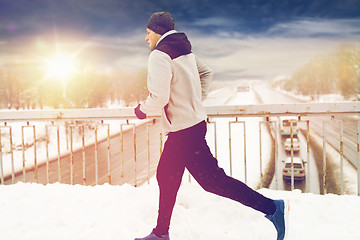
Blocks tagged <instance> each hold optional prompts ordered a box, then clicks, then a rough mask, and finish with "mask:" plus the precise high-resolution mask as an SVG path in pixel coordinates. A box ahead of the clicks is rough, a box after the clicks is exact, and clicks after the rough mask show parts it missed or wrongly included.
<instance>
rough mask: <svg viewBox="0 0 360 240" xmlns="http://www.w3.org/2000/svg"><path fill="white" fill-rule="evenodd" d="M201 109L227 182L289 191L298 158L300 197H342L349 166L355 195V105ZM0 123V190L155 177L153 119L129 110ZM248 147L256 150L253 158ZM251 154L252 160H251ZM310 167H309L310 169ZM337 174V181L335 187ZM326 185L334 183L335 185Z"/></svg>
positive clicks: (28, 114) (16, 117) (157, 148)
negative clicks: (302, 174) (302, 177)
mask: <svg viewBox="0 0 360 240" xmlns="http://www.w3.org/2000/svg"><path fill="white" fill-rule="evenodd" d="M206 110H207V113H208V119H207V122H208V126H209V131H208V135H209V136H207V138H208V142H209V145H211V149H212V151H213V153H214V155H215V157H218V155H219V154H220V151H219V145H220V144H222V143H224V142H228V144H227V150H225V152H227V153H226V154H224V153H221V155H223V156H225V157H222V158H223V159H224V158H225V159H228V162H227V163H225V164H223V165H224V166H225V167H224V168H225V169H226V171H227V172H228V173H229V174H230V175H236V176H234V177H237V178H240V179H241V180H243V181H244V182H246V183H248V184H250V185H253V187H270V186H272V187H274V188H276V189H279V186H281V187H282V188H285V189H289V190H292V189H294V188H297V187H298V185H299V182H298V181H296V178H297V177H298V175H297V174H298V169H296V168H295V167H294V166H296V159H297V158H301V159H302V161H303V163H304V165H305V166H306V181H304V182H305V184H304V185H300V187H302V188H303V190H305V191H308V192H310V191H311V192H313V191H314V189H312V185H313V182H316V181H319V184H320V190H319V191H320V192H321V193H327V192H328V190H329V189H330V191H329V192H335V193H339V194H344V192H346V186H345V182H347V181H344V178H346V175H347V169H346V168H345V169H344V166H347V165H351V166H352V168H353V169H355V171H356V176H355V178H357V179H356V180H354V179H353V178H354V177H352V181H354V182H355V184H356V185H357V194H360V170H359V167H358V166H360V160H359V159H360V154H359V142H360V140H359V129H360V123H359V102H341V103H309V104H308V103H302V104H271V105H270V104H268V105H238V106H208V107H206ZM283 117H285V118H288V119H291V124H290V134H289V136H287V137H289V138H290V140H291V141H290V146H289V149H290V150H289V154H286V153H285V154H284V144H285V141H284V140H283V135H281V134H280V130H281V129H282V127H283V126H282V121H283ZM220 119H221V120H220ZM0 122H2V125H1V126H0V133H1V134H0V146H1V147H0V178H1V184H13V183H16V182H17V181H24V182H26V181H33V182H40V183H44V184H46V183H52V182H61V183H67V184H84V185H96V184H103V183H105V182H107V183H110V184H123V183H125V182H127V183H131V184H133V185H135V186H138V185H141V184H143V183H144V182H146V181H149V179H150V178H151V176H152V175H153V174H154V172H155V170H156V164H157V160H158V158H159V156H160V154H161V151H162V145H163V142H164V138H165V136H163V135H162V134H161V124H160V123H159V116H148V120H145V121H139V120H136V118H135V116H134V114H133V109H132V108H119V109H60V110H26V111H6V110H4V111H0ZM254 124H255V125H256V126H255V125H254ZM221 125H222V127H221ZM224 126H225V127H224ZM224 135H226V137H225V138H226V139H227V140H224ZM298 135H299V136H298ZM254 136H255V137H254ZM221 138H223V139H222V140H219V139H221ZM319 138H320V139H322V144H320V147H319V141H318V142H315V141H312V140H314V139H319ZM249 139H250V140H249ZM254 139H257V140H256V141H254ZM269 139H270V140H269ZM295 139H297V140H299V141H300V143H301V144H302V145H303V146H302V147H300V148H301V151H298V150H297V149H295V142H297V140H296V141H295ZM253 142H256V145H258V146H257V147H258V150H256V151H253V149H254V148H253V145H254V144H253ZM234 146H236V147H234ZM249 149H250V150H249ZM329 149H335V150H336V152H337V153H336V154H338V155H339V157H338V160H339V162H338V163H336V164H339V168H337V167H336V166H337V165H336V166H335V167H334V166H331V165H333V164H330V162H329V157H334V156H329V155H334V154H332V153H330V154H329ZM220 150H221V152H223V151H224V147H221V149H220ZM253 152H256V153H255V159H258V161H253V159H254V154H253ZM285 152H286V150H285ZM319 152H321V154H320V153H319ZM251 154H253V155H251ZM314 155H315V156H314ZM249 158H251V160H250V161H249ZM285 158H287V159H290V165H291V167H290V175H291V176H290V180H289V182H287V181H285V180H284V181H281V177H282V176H283V177H285V174H284V172H283V171H285V167H284V162H283V160H284V161H285ZM240 159H241V160H240ZM348 161H349V163H348ZM254 162H256V164H255V167H253V166H252V165H253V164H254ZM313 162H314V164H315V165H314V166H316V167H310V166H311V164H313ZM310 163H311V164H310ZM254 168H257V170H256V171H254V170H253V169H254ZM130 169H131V170H130ZM239 169H241V173H239ZM249 169H250V170H249ZM304 171H305V170H304ZM314 171H318V174H317V175H318V176H319V179H318V180H313V179H310V175H311V174H310V173H311V172H314ZM254 172H255V173H254ZM334 172H335V173H338V174H334ZM254 175H255V176H254ZM337 175H340V181H338V179H335V180H334V178H336V177H337ZM189 179H190V180H191V178H189ZM254 179H255V180H254ZM330 182H333V183H335V182H340V186H331V185H330V184H329V183H330ZM256 185H257V186H256ZM313 188H317V187H313ZM337 188H339V189H337ZM334 189H335V190H334ZM336 189H337V190H336ZM355 194H356V193H355Z"/></svg>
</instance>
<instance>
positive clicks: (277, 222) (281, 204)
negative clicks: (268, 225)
mask: <svg viewBox="0 0 360 240" xmlns="http://www.w3.org/2000/svg"><path fill="white" fill-rule="evenodd" d="M274 203H275V206H276V210H275V212H274V214H273V215H266V216H265V217H266V218H267V219H269V220H270V221H271V222H272V223H273V224H274V226H275V228H276V231H277V240H283V239H286V237H287V236H286V235H287V230H288V218H289V210H290V207H289V202H288V201H287V200H285V201H283V200H274Z"/></svg>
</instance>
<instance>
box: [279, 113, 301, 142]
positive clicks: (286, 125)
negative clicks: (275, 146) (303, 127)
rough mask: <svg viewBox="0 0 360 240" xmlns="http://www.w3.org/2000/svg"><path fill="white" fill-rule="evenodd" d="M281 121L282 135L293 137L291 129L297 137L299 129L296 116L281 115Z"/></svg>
mask: <svg viewBox="0 0 360 240" xmlns="http://www.w3.org/2000/svg"><path fill="white" fill-rule="evenodd" d="M280 121H281V122H280V123H281V126H280V132H281V136H282V137H291V131H292V135H293V137H297V135H298V131H299V130H298V124H297V119H296V117H288V116H287V117H281V118H280Z"/></svg>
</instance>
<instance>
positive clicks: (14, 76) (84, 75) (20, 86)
mask: <svg viewBox="0 0 360 240" xmlns="http://www.w3.org/2000/svg"><path fill="white" fill-rule="evenodd" d="M146 78H147V70H146V69H142V70H139V71H137V72H124V71H113V72H111V73H106V74H105V73H99V72H97V71H95V70H89V69H87V70H83V71H80V72H76V73H74V74H72V76H71V77H69V78H68V79H66V80H63V81H61V80H55V79H46V78H45V77H44V76H43V74H42V73H41V71H39V70H38V69H36V68H35V67H34V66H33V65H29V64H17V65H12V66H7V67H6V69H0V106H1V108H8V109H34V108H41V109H42V108H95V107H105V106H106V105H107V104H109V103H110V104H111V103H121V104H122V105H123V106H128V105H130V104H133V103H135V102H139V101H141V100H144V99H145V98H146V96H147V94H148V92H147V87H146Z"/></svg>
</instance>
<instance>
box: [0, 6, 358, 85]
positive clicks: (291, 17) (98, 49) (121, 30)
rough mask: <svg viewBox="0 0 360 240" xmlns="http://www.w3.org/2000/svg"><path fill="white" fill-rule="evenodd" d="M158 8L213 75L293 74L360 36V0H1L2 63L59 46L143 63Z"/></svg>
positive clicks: (34, 57)
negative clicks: (148, 32) (147, 35)
mask: <svg viewBox="0 0 360 240" xmlns="http://www.w3.org/2000/svg"><path fill="white" fill-rule="evenodd" d="M157 11H169V12H171V13H172V15H173V18H174V20H175V29H176V30H178V31H181V32H185V33H186V34H187V35H188V37H189V40H190V41H191V43H192V46H193V51H194V53H195V54H196V55H198V56H199V57H200V58H202V59H203V60H204V61H205V62H206V63H207V64H208V65H209V66H210V67H211V68H212V69H213V70H214V72H215V77H214V78H215V80H237V79H245V78H247V79H269V78H275V77H277V76H279V75H289V74H291V73H292V72H293V71H294V70H296V69H298V68H299V67H301V66H303V65H305V64H306V63H307V62H308V61H309V60H310V59H312V58H313V57H315V56H318V55H324V54H325V55H326V54H329V52H331V51H333V50H334V49H335V48H336V47H337V46H338V45H339V44H341V43H350V44H356V45H358V44H360V30H359V29H360V2H359V1H357V0H316V1H313V0H302V1H300V0H299V1H295V0H294V1H290V0H284V1H277V0H269V1H265V0H252V1H248V0H231V1H230V0H179V1H167V0H156V1H152V0H121V1H119V0H107V1H99V0H64V1H53V0H16V1H13V0H0V67H4V66H5V67H6V66H9V65H11V64H12V65H13V64H27V63H34V62H44V59H48V58H51V56H53V55H54V54H56V52H57V51H61V52H62V53H63V54H68V55H71V56H74V58H75V59H76V61H78V62H80V63H81V64H82V65H91V66H95V67H96V68H98V69H99V70H100V71H111V70H122V71H137V70H139V69H141V68H146V66H147V58H148V55H149V49H148V45H147V43H146V42H145V29H146V23H147V20H148V18H149V17H150V15H151V14H152V13H153V12H157Z"/></svg>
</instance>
